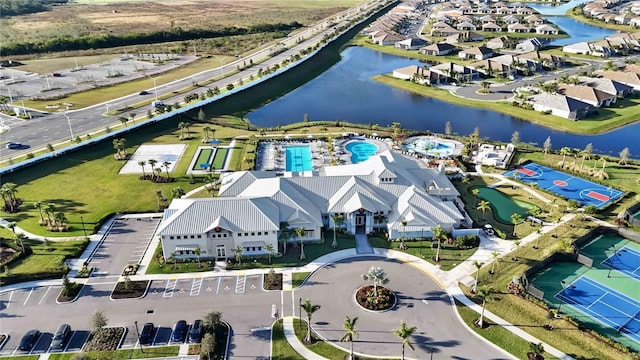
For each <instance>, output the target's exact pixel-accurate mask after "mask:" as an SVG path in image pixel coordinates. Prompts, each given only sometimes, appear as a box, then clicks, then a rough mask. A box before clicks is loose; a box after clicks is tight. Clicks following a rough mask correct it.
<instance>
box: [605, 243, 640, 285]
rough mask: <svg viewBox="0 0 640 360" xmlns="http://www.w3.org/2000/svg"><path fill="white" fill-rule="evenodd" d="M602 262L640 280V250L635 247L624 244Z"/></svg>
mask: <svg viewBox="0 0 640 360" xmlns="http://www.w3.org/2000/svg"><path fill="white" fill-rule="evenodd" d="M602 263H603V264H605V265H607V266H609V267H612V268H614V269H616V270H618V271H620V272H621V273H623V274H625V275H627V276H629V277H633V278H636V279H638V280H640V252H638V251H637V250H635V249H632V248H630V247H628V246H623V247H622V248H620V249H618V250H617V251H616V252H615V253H614V254H613V255H611V256H609V257H608V258H607V259H606V260H605V261H603V262H602Z"/></svg>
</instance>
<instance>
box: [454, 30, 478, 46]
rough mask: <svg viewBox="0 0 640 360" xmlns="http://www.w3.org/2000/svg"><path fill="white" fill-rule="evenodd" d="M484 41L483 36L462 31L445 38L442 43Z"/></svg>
mask: <svg viewBox="0 0 640 360" xmlns="http://www.w3.org/2000/svg"><path fill="white" fill-rule="evenodd" d="M482 40H484V36H482V35H480V34H478V33H476V32H473V31H463V32H460V33H458V34H453V35H451V36H447V38H446V39H445V40H444V42H446V43H449V44H458V43H465V42H473V41H482Z"/></svg>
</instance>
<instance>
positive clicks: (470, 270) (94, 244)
mask: <svg viewBox="0 0 640 360" xmlns="http://www.w3.org/2000/svg"><path fill="white" fill-rule="evenodd" d="M127 216H135V217H137V218H138V217H140V216H150V217H152V216H158V214H145V215H123V216H118V217H113V218H111V219H109V220H108V221H107V222H105V224H104V225H103V226H102V228H101V229H100V231H99V232H98V233H97V234H95V235H92V236H91V237H90V240H91V242H90V244H89V246H88V247H87V249H86V250H85V251H84V253H83V254H82V256H81V257H80V259H75V260H73V261H70V262H69V266H70V267H71V271H72V272H71V276H70V278H72V277H73V276H74V275H75V273H76V272H77V270H79V269H80V268H81V267H82V265H83V264H84V263H85V262H89V263H90V260H91V257H92V256H93V253H94V252H95V250H96V249H97V248H98V246H99V244H100V242H101V241H102V240H103V238H104V237H105V236H106V234H107V232H108V230H109V229H110V228H111V226H112V225H113V223H114V222H115V220H117V219H119V218H123V217H127ZM574 216H575V215H574V214H568V215H565V216H563V217H562V219H561V220H560V221H559V222H558V223H557V224H545V225H544V226H543V227H542V233H547V232H549V231H552V230H553V229H554V228H555V227H556V226H560V225H561V224H563V223H564V222H566V221H569V220H571V219H572V218H573V217H574ZM0 224H1V221H0ZM16 230H18V229H16ZM26 235H27V236H29V237H32V236H31V235H32V234H26ZM538 236H539V234H537V233H532V234H530V235H528V236H526V237H524V238H523V239H522V242H521V245H525V244H527V243H530V242H532V241H535V240H536V238H537V237H538ZM33 237H35V236H33ZM369 248H370V249H371V252H368V253H366V254H361V253H359V252H358V251H357V249H345V250H340V251H335V252H332V253H330V254H327V255H324V256H321V257H319V258H318V259H315V260H314V261H312V262H310V263H309V264H307V265H305V266H301V267H296V268H281V269H276V270H277V271H279V272H282V274H283V290H284V291H290V290H291V289H292V274H293V273H294V272H314V271H316V270H317V269H319V268H320V267H322V266H325V265H326V264H330V263H334V262H337V261H341V260H345V259H349V258H354V257H359V256H376V257H381V258H387V259H393V260H396V261H399V262H402V263H405V264H407V265H410V266H413V267H415V268H417V269H419V270H421V271H422V272H423V273H425V274H427V275H428V276H430V277H431V278H432V279H434V280H435V281H436V282H437V283H438V284H439V285H440V286H441V287H442V288H443V289H445V290H446V292H447V293H448V294H449V296H450V297H451V298H452V299H456V300H458V301H460V302H461V303H463V304H465V305H466V306H468V307H470V308H471V309H473V310H474V311H476V312H478V313H480V311H481V308H480V306H478V305H476V304H475V303H473V301H471V300H470V299H468V298H467V297H466V296H465V295H464V293H463V292H462V290H461V289H460V287H459V286H458V283H459V282H462V283H464V284H467V285H469V284H471V285H472V284H473V281H474V279H473V275H474V273H475V271H476V267H475V266H474V265H473V263H474V261H480V262H483V263H484V266H489V265H490V264H491V261H493V258H494V257H493V255H492V253H493V252H494V251H495V252H497V253H498V257H503V256H505V255H507V254H508V253H509V252H511V251H512V250H513V244H512V242H510V241H505V240H501V239H499V238H497V237H488V236H485V235H482V236H481V237H480V246H479V248H478V251H476V252H475V253H474V254H473V255H472V256H471V257H470V258H469V259H467V260H466V261H464V262H463V263H462V264H460V265H458V266H456V267H455V268H453V269H452V270H450V271H448V272H447V271H442V270H441V269H440V268H439V267H437V266H436V265H434V264H431V263H429V262H426V261H424V260H422V259H420V258H418V257H416V256H413V255H410V254H407V253H404V252H401V251H396V250H389V249H380V248H371V247H370V245H369ZM151 249H154V244H153V243H152V244H151V245H150V246H149V249H148V251H147V252H146V254H145V255H144V257H143V259H142V261H141V264H140V269H142V270H144V269H146V268H147V266H148V264H149V263H150V262H151V261H152V260H153V251H151ZM265 272H266V270H264V269H250V270H235V271H234V270H226V269H223V268H221V267H216V268H215V269H214V270H213V271H209V272H204V273H199V274H198V275H200V276H201V277H203V278H206V277H212V276H237V275H239V274H242V275H252V274H264V273H265ZM139 273H143V271H139ZM191 277H193V274H188V273H187V274H153V275H135V276H132V277H131V280H133V281H137V280H166V279H169V278H171V279H182V278H191ZM78 280H79V281H81V282H85V281H87V279H78ZM61 283H62V280H59V279H56V280H44V281H32V282H28V283H21V284H15V285H11V286H5V287H2V288H0V293H1V292H5V291H11V290H15V289H24V288H32V287H37V286H50V285H60V284H61ZM485 317H486V318H487V319H489V320H491V321H492V322H494V323H496V324H498V325H500V326H503V327H504V328H505V329H507V330H509V331H511V332H512V333H513V334H515V335H517V336H519V337H521V338H523V339H524V340H526V341H528V342H535V343H541V342H542V341H540V340H539V339H536V338H535V337H533V336H531V335H529V334H528V333H526V332H525V331H523V330H522V329H520V328H518V327H516V326H514V325H513V324H510V323H508V322H507V321H506V320H504V319H502V318H500V317H499V316H497V315H495V314H493V313H492V312H490V311H485ZM283 320H284V323H283V326H284V333H285V336H286V338H287V340H288V341H289V343H290V344H291V346H292V347H293V348H294V349H295V350H296V351H297V352H298V353H300V354H301V355H302V356H303V357H304V358H305V359H317V360H321V359H324V358H323V357H321V356H319V355H317V354H315V353H313V352H310V350H308V349H307V348H306V347H305V346H304V345H303V344H301V343H300V341H299V340H298V338H297V337H296V336H295V333H294V330H293V318H292V317H286V318H284V319H283ZM473 334H474V336H476V334H475V333H473ZM485 341H486V340H485ZM487 343H488V344H490V346H495V345H494V344H492V343H490V342H488V341H487ZM543 346H544V348H545V350H546V351H547V352H549V353H550V354H552V355H553V356H556V357H558V358H560V359H563V360H570V359H573V358H572V357H570V356H568V355H566V354H564V353H562V352H561V351H560V350H558V349H555V348H554V347H552V346H550V345H549V344H546V343H543ZM343 350H345V351H348V350H347V349H346V348H344V349H343ZM183 352H184V349H181V354H182V353H183ZM43 356H44V358H42V360H46V357H47V355H46V354H43Z"/></svg>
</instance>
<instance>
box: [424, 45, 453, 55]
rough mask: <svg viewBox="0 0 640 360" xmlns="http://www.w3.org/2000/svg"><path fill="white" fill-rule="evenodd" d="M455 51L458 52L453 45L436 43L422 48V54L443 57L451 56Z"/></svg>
mask: <svg viewBox="0 0 640 360" xmlns="http://www.w3.org/2000/svg"><path fill="white" fill-rule="evenodd" d="M454 50H456V47H455V46H453V45H451V44H447V43H436V44H431V45H427V46H425V47H423V48H421V49H420V53H421V54H425V55H434V56H442V55H447V54H451V53H452V52H453V51H454Z"/></svg>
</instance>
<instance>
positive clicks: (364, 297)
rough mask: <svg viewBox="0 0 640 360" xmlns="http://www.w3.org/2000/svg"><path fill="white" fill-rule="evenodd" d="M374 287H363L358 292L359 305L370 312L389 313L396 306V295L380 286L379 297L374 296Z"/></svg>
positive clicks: (357, 300)
mask: <svg viewBox="0 0 640 360" xmlns="http://www.w3.org/2000/svg"><path fill="white" fill-rule="evenodd" d="M373 289H374V288H373V285H366V286H362V287H361V288H359V289H358V290H357V291H356V302H357V303H358V305H360V306H362V307H363V308H365V309H367V310H370V311H387V310H389V309H391V308H393V307H394V306H395V305H396V302H397V298H396V294H395V293H394V292H393V291H391V290H389V289H388V288H386V287H384V286H378V296H373Z"/></svg>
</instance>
